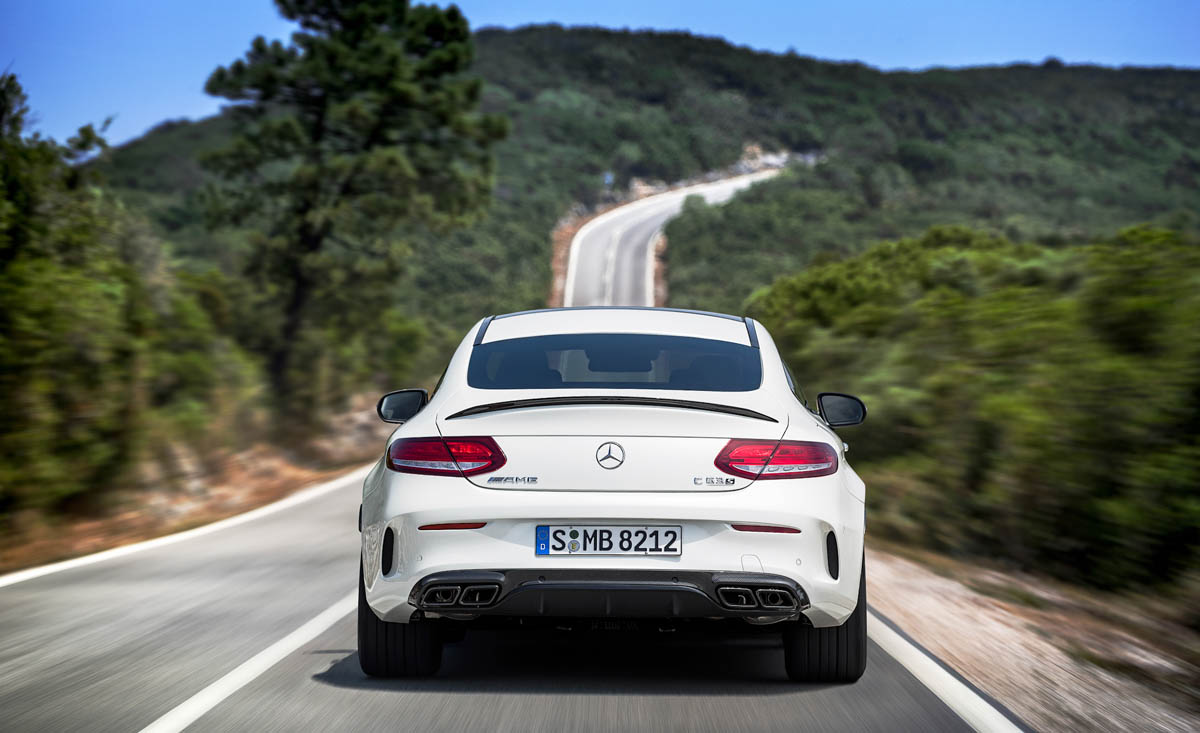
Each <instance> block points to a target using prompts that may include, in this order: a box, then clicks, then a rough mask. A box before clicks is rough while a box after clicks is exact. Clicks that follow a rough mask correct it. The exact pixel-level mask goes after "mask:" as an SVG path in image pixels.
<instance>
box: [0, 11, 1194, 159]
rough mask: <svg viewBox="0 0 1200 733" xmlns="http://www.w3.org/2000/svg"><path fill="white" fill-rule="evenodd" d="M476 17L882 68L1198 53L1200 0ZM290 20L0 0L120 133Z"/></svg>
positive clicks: (67, 120) (14, 34)
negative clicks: (709, 40) (647, 32)
mask: <svg viewBox="0 0 1200 733" xmlns="http://www.w3.org/2000/svg"><path fill="white" fill-rule="evenodd" d="M458 5H459V7H461V8H462V9H463V11H464V12H465V13H466V15H467V17H468V18H469V19H470V20H471V22H472V24H473V25H474V26H475V27H482V26H504V27H513V26H518V25H525V24H528V23H545V22H557V23H562V24H564V25H601V26H608V27H613V28H656V29H671V30H676V29H686V30H690V31H692V32H695V33H700V34H703V35H713V36H722V37H724V38H726V39H728V40H729V41H731V42H733V43H736V44H739V45H745V46H750V47H753V48H758V49H764V50H770V51H781V52H782V51H786V50H787V49H789V48H794V49H795V50H796V51H797V52H798V53H801V54H804V55H808V56H816V57H818V58H825V59H838V60H846V59H854V60H859V61H864V62H866V63H868V64H871V65H872V66H877V67H880V68H884V69H896V68H908V69H920V68H925V67H928V66H965V65H977V64H998V63H1007V62H1011V61H1041V60H1042V59H1044V58H1045V57H1047V56H1057V57H1059V58H1061V59H1063V60H1065V61H1067V62H1068V63H1083V62H1091V63H1100V64H1106V65H1114V66H1119V65H1125V64H1134V65H1173V66H1186V67H1200V0H1141V2H1130V1H1128V0H1121V1H1119V2H1118V1H1116V0H1090V1H1089V0H1042V1H1041V2H1032V1H1029V0H957V1H954V0H940V1H934V0H904V1H898V0H861V1H860V2H852V1H851V0H824V1H823V2H808V1H807V0H790V1H788V0H736V1H733V2H730V1H728V0H727V1H726V2H710V1H709V0H687V1H686V2H685V1H682V0H661V1H659V0H640V1H639V0H605V1H604V2H594V1H588V2H578V1H576V0H461V1H460V2H459V3H458ZM288 33H290V28H289V25H288V24H287V23H285V22H284V21H283V20H282V19H281V18H280V17H279V16H278V15H277V13H276V12H275V8H274V5H273V4H272V3H271V2H269V0H205V1H204V2H189V1H187V0H102V1H96V0H0V69H3V68H7V69H10V70H11V71H13V72H15V73H16V74H17V75H18V76H19V77H20V78H21V82H22V84H23V85H24V86H25V89H26V91H27V92H28V94H29V97H30V106H31V108H32V109H33V112H34V117H35V121H36V124H35V127H36V129H37V130H39V131H40V132H42V133H43V134H48V135H51V136H53V137H56V138H59V139H65V138H66V137H68V136H69V135H70V134H71V133H72V132H73V131H74V130H75V129H76V128H77V127H78V126H79V125H81V124H84V123H86V122H97V123H98V122H100V121H102V120H103V119H104V118H105V117H108V116H110V115H112V116H114V117H115V119H114V121H113V124H112V127H110V128H109V133H108V135H109V138H110V140H111V141H113V142H118V143H119V142H123V141H125V140H128V139H130V138H132V137H136V136H138V135H140V134H142V133H143V132H145V131H146V130H147V129H148V128H150V127H152V126H153V125H155V124H156V123H158V122H160V121H162V120H164V119H174V118H179V117H189V118H196V117H203V116H205V115H209V114H212V113H214V112H216V111H217V110H218V108H219V102H218V100H215V99H212V98H210V97H208V96H206V95H205V94H204V92H203V89H202V87H203V85H204V80H205V79H206V78H207V77H208V74H209V73H210V72H211V71H212V69H213V68H214V67H216V66H217V65H218V64H224V63H228V62H229V61H232V60H233V59H235V58H237V57H239V56H240V55H241V54H242V53H243V52H244V51H245V49H246V48H247V46H248V44H249V41H250V39H251V38H253V37H254V36H256V35H259V34H261V35H265V36H267V37H269V38H283V37H286V36H287V34H288Z"/></svg>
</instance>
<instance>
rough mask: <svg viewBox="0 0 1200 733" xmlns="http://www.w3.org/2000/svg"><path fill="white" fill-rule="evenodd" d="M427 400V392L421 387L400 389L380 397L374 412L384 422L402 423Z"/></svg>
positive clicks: (419, 409)
mask: <svg viewBox="0 0 1200 733" xmlns="http://www.w3.org/2000/svg"><path fill="white" fill-rule="evenodd" d="M428 401H429V393H428V392H426V391H425V390H423V389H401V390H397V391H395V392H388V393H387V394H385V395H384V396H383V397H380V398H379V404H378V405H376V406H375V412H377V413H379V419H380V420H383V421H384V422H394V423H402V422H406V421H408V420H410V419H412V416H413V415H416V414H417V413H418V412H420V411H421V408H422V407H424V406H425V403H426V402H428Z"/></svg>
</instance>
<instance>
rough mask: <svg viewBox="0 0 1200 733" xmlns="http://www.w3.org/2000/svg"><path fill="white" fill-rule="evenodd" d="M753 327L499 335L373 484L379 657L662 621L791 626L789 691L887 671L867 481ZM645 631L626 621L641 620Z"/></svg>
mask: <svg viewBox="0 0 1200 733" xmlns="http://www.w3.org/2000/svg"><path fill="white" fill-rule="evenodd" d="M816 403H817V407H818V410H817V411H813V410H812V409H810V407H809V406H808V405H807V403H806V401H805V398H804V396H803V394H802V393H801V392H800V390H799V388H798V387H796V385H795V383H794V382H793V380H792V377H791V375H790V374H789V372H788V370H787V367H786V366H785V365H784V363H783V361H782V359H781V358H780V355H779V352H778V351H777V350H776V348H775V343H774V342H773V341H772V340H771V336H770V335H769V334H768V333H767V332H766V330H765V329H763V327H762V326H761V325H759V324H758V323H757V322H755V321H753V320H751V319H748V318H739V317H736V316H728V315H721V314H717V313H704V312H698V311H680V310H672V309H665V308H611V307H609V308H561V309H550V310H541V311H529V312H524V313H511V314H508V315H502V316H494V317H490V318H485V319H484V320H482V321H481V322H480V323H479V324H478V325H477V326H476V327H475V328H473V329H472V330H471V332H470V333H469V334H468V335H467V336H466V338H464V339H463V341H462V344H461V345H460V346H459V347H458V350H457V351H456V352H455V353H454V356H453V358H451V360H450V364H449V366H447V368H446V372H445V374H444V375H443V376H442V379H441V381H440V382H439V383H438V386H437V387H436V388H435V389H434V392H433V394H432V395H427V394H426V392H425V390H402V391H399V392H392V393H390V394H387V395H385V396H384V397H383V399H381V400H380V402H379V415H380V417H381V418H383V419H384V420H386V421H389V422H394V423H400V427H398V428H397V429H396V430H395V432H393V433H392V435H391V437H390V438H389V440H388V444H387V450H386V452H385V454H384V456H383V458H381V459H380V461H379V463H378V464H377V465H376V466H375V468H374V469H373V470H372V471H371V473H370V475H368V477H367V479H366V482H365V484H364V486H363V500H362V509H361V517H360V529H361V531H362V566H361V570H360V574H359V588H360V590H359V601H358V652H359V660H360V662H361V665H362V669H363V671H364V672H365V673H367V674H368V675H375V676H407V675H428V674H432V673H434V672H435V671H436V670H437V668H438V665H439V663H440V660H441V649H442V643H443V641H444V640H446V639H454V638H461V634H462V633H463V631H464V630H465V629H466V628H469V627H471V626H478V625H484V624H486V625H489V626H493V627H496V626H499V627H504V626H505V625H506V624H508V625H513V624H516V623H521V624H524V625H529V624H531V623H534V622H535V621H536V620H539V619H544V620H547V622H548V623H550V624H553V625H562V624H564V623H568V624H589V623H595V622H597V621H601V622H605V623H611V621H612V620H613V619H626V620H630V621H628V623H630V624H634V625H636V624H637V623H639V622H638V621H637V620H639V619H640V620H644V622H645V623H647V624H652V625H654V626H655V627H661V626H664V625H678V626H685V625H686V626H703V625H705V624H707V625H708V626H709V627H713V628H715V629H717V630H721V629H728V630H734V631H737V630H742V631H745V630H752V629H753V630H757V631H759V632H774V633H780V632H782V636H783V642H784V651H785V655H784V658H785V663H786V668H787V674H788V676H789V677H790V678H791V679H793V680H797V681H807V682H853V681H854V680H857V679H858V678H859V677H860V676H861V675H862V673H863V670H864V669H865V667H866V659H867V640H866V610H867V609H866V606H867V602H866V578H865V572H864V568H863V530H864V504H863V502H864V488H865V487H864V485H863V482H862V480H861V479H860V478H859V477H858V475H857V474H856V473H855V472H854V470H853V469H851V468H850V466H849V465H848V464H847V463H846V460H845V445H844V444H843V443H842V441H841V439H839V437H838V436H837V434H836V433H835V432H834V431H833V428H834V427H838V426H843V425H855V424H858V423H860V422H862V420H863V418H864V417H865V416H866V408H865V407H864V406H863V403H862V402H861V401H860V400H858V399H857V398H855V397H851V396H849V395H842V394H836V393H825V394H821V395H819V396H818V397H817V400H816ZM623 623H624V622H623Z"/></svg>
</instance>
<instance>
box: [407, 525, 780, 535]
mask: <svg viewBox="0 0 1200 733" xmlns="http://www.w3.org/2000/svg"><path fill="white" fill-rule="evenodd" d="M730 526H731V527H733V528H734V529H736V530H737V531H739V532H766V533H768V534H800V530H798V529H796V528H795V527H781V526H779V525H777V524H738V523H734V524H732V525H730ZM422 529H424V528H423V527H422Z"/></svg>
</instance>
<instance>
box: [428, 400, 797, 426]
mask: <svg viewBox="0 0 1200 733" xmlns="http://www.w3.org/2000/svg"><path fill="white" fill-rule="evenodd" d="M567 405H572V406H573V405H638V406H643V407H672V408H676V409H680V410H703V411H705V412H720V413H724V414H726V415H738V416H741V417H749V418H753V419H755V420H766V421H768V422H779V421H778V420H776V419H775V418H773V417H771V416H770V415H764V414H763V413H761V412H755V411H754V410H750V409H747V408H745V407H734V406H733V405H721V404H717V403H715V402H697V401H694V400H676V399H670V398H663V397H628V396H624V395H594V396H588V397H582V396H581V397H538V398H533V399H527V400H508V401H507V402H490V403H488V404H485V405H476V406H474V407H468V408H467V409H465V410H459V411H458V412H456V413H454V414H453V415H450V416H448V417H446V418H445V419H446V420H453V419H454V418H456V417H470V416H471V415H482V414H484V413H487V412H499V411H501V410H521V409H524V408H527V407H559V406H567Z"/></svg>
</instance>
